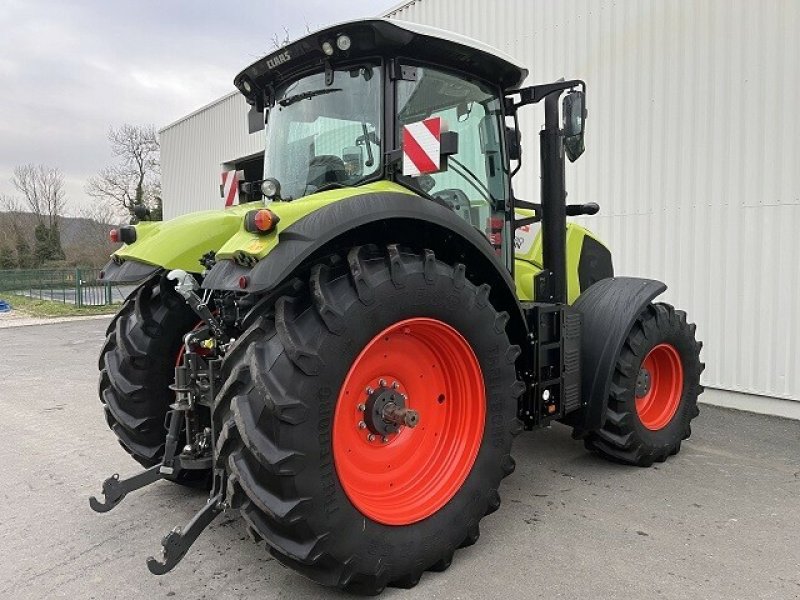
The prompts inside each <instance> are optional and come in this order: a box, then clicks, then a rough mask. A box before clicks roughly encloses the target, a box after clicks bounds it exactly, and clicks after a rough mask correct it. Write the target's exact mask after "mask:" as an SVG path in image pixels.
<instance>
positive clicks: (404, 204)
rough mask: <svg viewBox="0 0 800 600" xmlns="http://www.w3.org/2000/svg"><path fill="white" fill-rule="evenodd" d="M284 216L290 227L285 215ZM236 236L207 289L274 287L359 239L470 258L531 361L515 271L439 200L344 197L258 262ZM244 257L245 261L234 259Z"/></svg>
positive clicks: (472, 271)
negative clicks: (235, 245) (242, 251)
mask: <svg viewBox="0 0 800 600" xmlns="http://www.w3.org/2000/svg"><path fill="white" fill-rule="evenodd" d="M398 187H399V186H398ZM291 204H295V203H294V202H293V203H291ZM298 204H299V202H298ZM275 212H276V213H277V212H278V207H275ZM281 219H282V220H281V225H283V223H284V221H283V215H281ZM287 220H288V219H287ZM234 241H235V240H233V239H232V240H231V242H229V243H228V244H226V245H225V247H223V248H222V249H220V252H219V254H218V256H223V257H225V258H224V259H223V260H218V261H217V264H215V265H214V266H213V267H212V268H211V270H210V271H209V272H208V273H207V274H206V277H205V278H204V280H203V287H204V288H208V289H223V290H235V291H246V292H262V293H263V292H267V291H270V290H274V289H276V288H277V287H278V286H279V284H281V283H282V282H283V281H285V280H286V279H287V278H289V277H290V276H291V274H292V273H294V272H295V271H296V270H297V269H298V268H301V267H302V265H304V264H310V261H313V260H314V258H315V257H322V256H324V255H326V254H329V253H331V252H341V251H342V250H343V249H345V248H349V247H351V246H354V245H358V244H368V243H373V244H378V245H386V244H393V243H397V244H400V245H401V246H403V245H406V246H409V247H413V248H416V249H417V250H419V249H422V248H428V249H431V250H433V251H434V252H435V253H436V256H437V257H439V258H441V259H442V260H444V261H446V262H450V263H456V262H463V263H465V264H467V266H468V275H469V276H474V277H475V280H476V281H479V282H481V283H487V284H489V285H490V289H491V291H490V300H491V302H492V303H493V304H494V306H496V307H497V308H498V310H506V311H507V312H508V313H509V317H510V319H509V323H508V326H507V328H506V330H507V331H508V333H509V336H510V337H511V340H512V343H515V344H519V345H520V346H521V347H522V348H523V358H522V360H525V356H524V354H525V351H526V349H527V344H526V343H525V340H526V335H527V325H526V322H525V319H524V316H523V312H522V307H521V306H520V303H519V300H518V298H517V295H516V293H515V288H514V281H513V279H512V278H511V274H510V273H509V271H508V269H507V268H506V266H505V265H504V264H503V263H502V262H501V260H500V258H499V257H498V256H497V255H496V253H495V250H494V248H493V247H492V246H491V244H490V243H489V241H488V240H487V238H486V237H485V236H484V235H483V234H482V233H481V232H480V231H478V230H477V229H475V227H473V226H472V225H470V224H469V223H467V222H466V221H464V220H463V219H461V218H460V217H459V216H458V215H456V214H455V213H454V212H453V211H452V210H450V209H449V208H445V207H443V206H441V205H439V204H437V203H436V202H433V201H431V200H428V199H425V198H422V197H420V196H417V195H416V194H411V193H409V192H408V191H403V192H399V191H388V190H387V191H377V192H369V193H364V194H359V195H355V196H350V197H348V198H343V199H340V200H338V201H336V202H333V203H330V204H328V205H325V206H322V207H320V208H318V209H316V210H314V211H313V212H309V213H307V214H306V215H305V216H304V217H302V218H300V219H298V220H296V221H294V222H293V223H291V224H289V225H288V226H287V227H285V228H283V229H281V230H280V231H279V233H278V234H277V239H275V240H273V241H272V242H271V243H270V247H269V250H268V253H266V254H265V255H264V256H263V258H261V260H259V261H258V262H256V263H255V264H253V263H252V262H249V260H248V259H249V258H250V257H249V256H248V255H240V254H239V252H237V251H235V249H234V248H233V247H232V243H233V242H234ZM242 247H243V248H246V246H242ZM237 256H241V258H242V259H244V260H239V261H237V260H234V259H235V257H237ZM228 257H230V258H228Z"/></svg>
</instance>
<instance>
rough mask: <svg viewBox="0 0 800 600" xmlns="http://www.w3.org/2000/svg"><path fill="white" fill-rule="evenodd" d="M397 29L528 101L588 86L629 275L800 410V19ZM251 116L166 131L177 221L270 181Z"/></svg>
mask: <svg viewBox="0 0 800 600" xmlns="http://www.w3.org/2000/svg"><path fill="white" fill-rule="evenodd" d="M386 16H388V17H390V18H398V19H403V20H408V21H414V22H419V23H423V24H426V25H433V26H436V27H441V28H444V29H450V30H454V31H457V32H459V33H462V34H465V35H468V36H470V37H473V38H476V39H479V40H481V41H484V42H487V43H489V44H491V45H493V46H495V47H497V48H499V49H501V50H504V51H505V52H507V53H509V54H511V55H513V56H516V57H518V58H519V59H520V60H522V62H524V63H525V64H527V65H528V67H529V68H530V73H531V75H530V77H529V79H528V82H527V83H533V82H545V81H550V80H555V79H557V78H559V77H561V76H565V77H568V78H572V77H580V78H583V79H585V80H586V82H587V92H588V95H587V104H588V108H589V118H588V121H587V139H586V146H587V150H586V154H585V155H584V156H583V157H582V158H581V159H580V160H579V161H578V162H577V163H576V164H575V165H572V166H570V167H568V175H567V178H568V180H567V189H568V190H569V192H570V200H571V201H573V202H577V201H581V202H588V201H596V202H598V203H599V204H600V206H601V212H600V214H599V215H598V216H596V217H589V218H585V219H584V221H585V224H586V225H587V226H589V227H590V228H591V229H593V230H594V231H596V232H597V233H598V234H599V235H600V236H601V237H602V238H603V239H604V240H605V241H606V242H607V243H608V244H609V245H610V247H611V248H612V252H613V254H614V261H615V269H616V271H617V273H619V274H629V275H640V276H650V277H654V278H657V279H661V280H663V281H665V282H667V283H668V285H669V286H670V289H669V290H668V292H667V293H666V294H665V296H664V297H665V299H666V300H667V301H670V302H673V303H675V304H676V305H678V306H680V307H683V308H685V309H686V310H687V311H688V312H689V314H690V316H691V318H692V319H693V320H694V321H696V322H697V323H698V329H699V336H700V338H701V339H703V340H704V341H705V349H704V354H703V358H704V360H705V362H706V365H707V368H706V372H705V374H704V378H703V379H704V383H705V384H706V385H707V386H709V387H713V388H718V389H721V390H728V391H730V392H741V393H746V394H754V395H757V396H772V397H776V398H781V399H786V400H795V401H800V377H799V376H798V373H800V314H799V313H800V261H798V259H797V254H796V252H795V249H796V247H797V236H798V235H800V148H798V144H797V142H796V140H798V139H800V124H799V123H800V119H798V117H797V116H796V115H795V111H794V104H795V101H796V98H798V97H800V66H799V65H798V62H797V61H798V57H800V39H798V36H797V32H798V31H800V3H797V2H794V1H793V0H783V1H781V0H762V1H759V2H745V1H743V0H740V1H732V0H696V1H692V2H686V1H682V0H539V1H536V2H532V1H530V0H504V1H503V2H491V1H488V2H487V1H486V0H413V1H411V2H405V3H403V4H401V5H399V6H398V7H396V8H394V9H392V10H391V11H390V12H389V13H388V14H387V15H386ZM232 75H233V74H232ZM538 110H539V109H538V108H531V107H529V108H528V109H525V111H524V112H523V114H524V117H523V121H522V122H523V142H524V146H525V159H524V167H523V170H522V172H520V174H519V175H518V176H517V177H516V178H515V190H516V192H517V195H518V196H519V197H522V198H528V199H531V200H536V198H537V196H538V156H537V148H538V144H537V135H536V134H537V128H538V125H539V124H540V123H541V120H542V115H541V113H539V112H537V111H538ZM245 114H246V104H245V102H244V100H243V99H241V98H239V97H238V96H236V95H234V94H231V95H229V96H225V97H223V98H221V99H219V100H217V101H216V102H214V103H212V104H210V105H208V106H206V107H204V108H202V109H200V110H198V111H196V112H195V113H192V114H191V115H188V116H187V117H184V118H183V119H181V120H179V121H177V122H176V123H173V124H172V125H169V126H167V127H165V128H164V129H163V130H162V131H161V140H162V163H163V192H164V211H165V215H166V216H167V217H173V216H176V215H178V214H182V213H185V212H189V211H195V210H199V209H205V208H213V207H220V206H221V200H220V198H219V193H218V190H219V173H220V171H221V170H222V169H221V167H224V168H232V167H237V168H245V169H247V168H254V167H253V165H254V164H256V163H254V162H253V161H252V159H253V157H254V156H256V157H257V155H258V153H259V152H260V151H262V150H263V143H262V136H263V133H258V134H254V135H249V134H248V133H247V124H246V117H245ZM256 162H257V161H256ZM706 398H707V397H706ZM716 398H717V401H719V402H723V403H731V404H734V405H736V404H738V405H753V406H755V405H756V404H759V403H761V404H762V409H763V403H765V402H767V401H766V400H760V399H758V398H756V397H752V396H738V395H735V394H719V393H717V394H716ZM704 399H705V398H704ZM779 404H782V408H781V407H779V408H775V407H776V406H778V405H779ZM786 407H790V408H791V411H796V410H797V408H798V405H794V404H786V403H774V405H773V408H766V410H772V411H777V412H782V411H784V409H785V408H786Z"/></svg>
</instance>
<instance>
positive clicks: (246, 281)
mask: <svg viewBox="0 0 800 600" xmlns="http://www.w3.org/2000/svg"><path fill="white" fill-rule="evenodd" d="M248 285H250V278H249V277H248V276H247V275H242V276H241V277H239V289H241V290H246V289H247V286H248Z"/></svg>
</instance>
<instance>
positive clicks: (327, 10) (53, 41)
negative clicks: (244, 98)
mask: <svg viewBox="0 0 800 600" xmlns="http://www.w3.org/2000/svg"><path fill="white" fill-rule="evenodd" d="M397 3H398V2H397V0H260V1H258V0H231V1H228V2H219V1H217V2H210V1H206V0H191V1H189V0H160V1H156V0H137V1H135V2H134V1H131V0H114V1H108V0H84V1H80V0H70V1H69V2H64V1H61V0H59V1H56V0H50V1H46V0H0V31H2V32H3V34H2V36H0V194H2V193H13V187H12V186H11V182H10V178H11V173H12V170H13V168H14V166H15V165H19V164H25V163H44V164H47V165H50V166H55V167H59V168H61V170H62V171H63V172H64V175H65V178H66V180H67V196H68V202H69V205H68V211H67V212H68V214H77V213H78V212H79V209H80V206H81V204H84V203H87V202H90V201H91V200H90V199H89V198H87V197H86V195H85V194H84V192H83V185H84V182H85V180H86V178H87V177H89V176H90V175H92V174H93V173H95V172H96V171H97V170H98V169H99V168H100V167H101V166H103V165H105V164H107V163H108V162H110V161H111V159H112V157H111V153H110V151H109V149H108V143H107V141H106V133H107V131H108V128H109V127H110V126H115V127H116V126H119V125H121V124H123V123H132V124H153V125H155V126H156V127H157V128H161V127H163V126H164V125H166V124H168V123H170V122H172V121H174V120H176V119H178V118H179V117H181V116H183V115H185V114H187V113H189V112H191V111H192V110H194V109H196V108H199V107H200V106H203V105H204V104H207V103H208V102H210V101H211V100H214V99H215V98H218V97H219V96H222V95H223V94H225V93H227V92H228V91H230V90H232V89H233V83H232V81H233V77H234V75H236V73H238V72H239V70H241V69H242V68H243V67H245V66H247V65H248V64H250V63H251V62H252V61H253V60H255V59H256V58H259V57H261V56H263V55H264V54H267V53H268V52H270V51H271V50H270V49H271V47H272V42H271V40H272V38H273V35H275V34H277V35H279V36H280V37H281V38H282V37H283V36H284V32H283V28H284V27H286V28H287V29H288V30H289V35H290V37H291V38H292V39H294V38H296V37H299V36H301V35H303V34H304V33H305V32H306V26H307V25H308V27H310V28H311V29H312V30H313V29H316V28H319V27H322V26H325V25H328V24H331V23H335V22H337V21H343V20H346V19H350V18H357V17H361V16H374V15H377V14H380V13H382V12H383V11H384V10H386V9H387V8H389V7H392V6H394V5H396V4H397Z"/></svg>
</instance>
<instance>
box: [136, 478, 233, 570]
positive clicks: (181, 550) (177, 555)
mask: <svg viewBox="0 0 800 600" xmlns="http://www.w3.org/2000/svg"><path fill="white" fill-rule="evenodd" d="M222 511H223V504H222V492H219V493H218V494H217V495H216V496H212V497H211V498H209V500H208V502H207V503H206V505H205V506H204V507H203V508H202V509H200V511H198V513H197V514H196V515H195V516H194V517H192V520H191V521H189V523H188V524H187V525H186V527H176V528H175V529H173V530H172V531H170V532H169V533H168V534H167V535H165V536H164V539H163V540H161V546H162V548H161V555H162V560H161V561H158V560H156V559H155V558H153V557H152V556H150V557H148V559H147V568H148V569H150V572H151V573H152V574H153V575H164V574H165V573H169V572H170V571H171V570H172V569H174V568H175V566H176V565H177V564H178V563H179V562H181V560H182V559H183V557H184V556H186V553H187V552H188V551H189V548H191V547H192V544H194V542H195V540H197V537H198V536H199V535H200V534H201V533H202V532H203V530H204V529H205V528H206V527H208V526H209V525H210V524H211V521H213V520H214V519H215V518H216V516H217V515H218V514H219V513H221V512H222Z"/></svg>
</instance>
